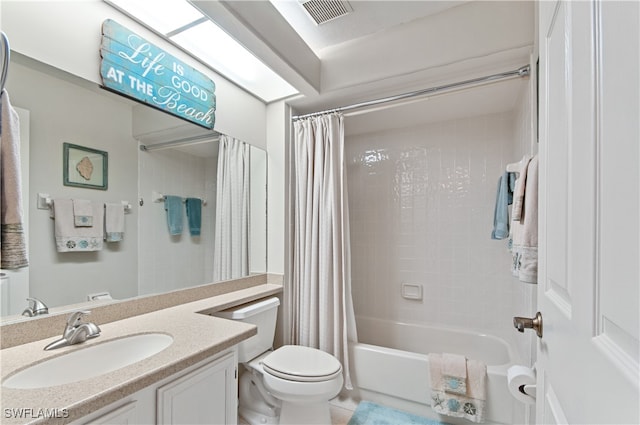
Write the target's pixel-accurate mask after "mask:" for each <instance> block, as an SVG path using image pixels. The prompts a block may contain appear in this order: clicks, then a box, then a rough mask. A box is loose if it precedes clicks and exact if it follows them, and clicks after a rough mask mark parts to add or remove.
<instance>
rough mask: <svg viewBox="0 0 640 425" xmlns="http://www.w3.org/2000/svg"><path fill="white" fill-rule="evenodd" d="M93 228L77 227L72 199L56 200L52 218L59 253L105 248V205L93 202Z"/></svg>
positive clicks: (52, 209)
mask: <svg viewBox="0 0 640 425" xmlns="http://www.w3.org/2000/svg"><path fill="white" fill-rule="evenodd" d="M91 206H92V210H93V212H92V215H93V226H91V227H76V226H75V224H74V216H73V201H72V200H71V199H54V200H53V205H52V207H51V213H50V215H51V218H53V219H54V237H55V241H56V249H57V250H58V252H79V251H100V250H101V249H102V246H103V234H104V233H103V232H104V204H102V203H100V202H91Z"/></svg>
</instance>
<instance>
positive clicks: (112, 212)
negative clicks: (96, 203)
mask: <svg viewBox="0 0 640 425" xmlns="http://www.w3.org/2000/svg"><path fill="white" fill-rule="evenodd" d="M104 214H105V218H104V230H105V240H106V241H107V242H120V241H121V240H122V239H124V205H122V204H121V203H118V204H115V203H114V204H104Z"/></svg>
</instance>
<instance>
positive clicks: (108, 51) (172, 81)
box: [100, 19, 216, 129]
mask: <svg viewBox="0 0 640 425" xmlns="http://www.w3.org/2000/svg"><path fill="white" fill-rule="evenodd" d="M100 56H101V57H102V62H101V64H100V76H101V77H102V85H103V86H104V87H105V88H107V89H109V90H112V91H115V92H118V93H121V94H123V95H125V96H127V97H130V98H133V99H135V100H138V101H140V102H143V103H145V104H147V105H150V106H153V107H155V108H158V109H160V110H162V111H165V112H168V113H170V114H172V115H175V116H178V117H180V118H183V119H186V120H188V121H191V122H193V123H196V124H198V125H201V126H203V127H205V128H208V129H213V127H214V125H215V121H216V117H215V112H216V95H215V90H216V86H215V84H214V82H213V81H211V79H209V78H207V77H206V76H205V75H204V74H203V73H201V72H199V71H197V70H195V69H193V68H191V67H190V66H188V65H187V64H185V63H184V62H182V61H181V60H179V59H177V58H175V57H174V56H172V55H170V54H169V53H167V52H165V51H163V50H162V49H160V48H158V47H156V46H154V45H153V44H151V43H149V42H148V41H146V40H145V39H143V38H142V37H140V36H139V35H137V34H134V33H132V32H131V31H129V30H128V29H127V28H125V27H123V26H122V25H120V24H118V23H117V22H115V21H113V20H111V19H107V20H106V21H104V22H103V24H102V45H101V46H100Z"/></svg>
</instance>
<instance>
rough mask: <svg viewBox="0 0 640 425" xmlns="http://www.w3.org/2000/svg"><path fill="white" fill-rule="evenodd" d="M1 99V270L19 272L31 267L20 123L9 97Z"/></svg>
mask: <svg viewBox="0 0 640 425" xmlns="http://www.w3.org/2000/svg"><path fill="white" fill-rule="evenodd" d="M0 98H1V99H0V109H2V110H1V111H0V117H1V118H0V163H1V167H0V169H1V171H0V173H1V175H0V204H1V211H2V217H0V228H1V233H2V237H1V241H2V242H1V243H0V267H1V268H3V269H18V268H22V267H27V266H28V265H29V261H28V258H27V244H26V238H25V233H24V217H23V211H22V179H21V171H20V120H19V118H18V113H17V112H16V110H15V109H13V107H12V106H11V102H10V99H9V93H7V91H6V90H2V92H0Z"/></svg>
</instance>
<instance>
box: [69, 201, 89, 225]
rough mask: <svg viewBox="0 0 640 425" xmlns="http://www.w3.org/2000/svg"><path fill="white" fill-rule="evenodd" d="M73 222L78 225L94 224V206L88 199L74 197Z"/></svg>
mask: <svg viewBox="0 0 640 425" xmlns="http://www.w3.org/2000/svg"><path fill="white" fill-rule="evenodd" d="M73 224H74V226H76V227H91V226H93V207H92V206H91V201H87V200H86V199H73Z"/></svg>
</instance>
